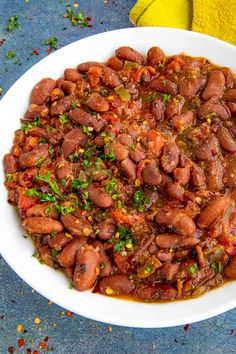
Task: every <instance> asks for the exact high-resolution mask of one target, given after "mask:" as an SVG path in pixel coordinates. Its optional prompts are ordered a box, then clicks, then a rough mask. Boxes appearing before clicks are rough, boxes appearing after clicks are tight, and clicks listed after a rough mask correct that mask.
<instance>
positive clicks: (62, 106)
mask: <svg viewBox="0 0 236 354" xmlns="http://www.w3.org/2000/svg"><path fill="white" fill-rule="evenodd" d="M73 101H74V98H73V96H66V97H63V98H61V99H60V100H59V101H57V102H56V104H53V105H52V106H51V108H50V115H51V116H58V115H60V114H63V113H65V112H68V111H69V110H70V108H71V104H72V103H73Z"/></svg>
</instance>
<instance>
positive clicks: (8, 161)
mask: <svg viewBox="0 0 236 354" xmlns="http://www.w3.org/2000/svg"><path fill="white" fill-rule="evenodd" d="M3 166H4V172H5V174H6V175H7V174H8V173H10V174H11V173H15V172H17V170H18V168H17V161H16V159H15V157H14V156H13V155H12V154H6V155H4V158H3Z"/></svg>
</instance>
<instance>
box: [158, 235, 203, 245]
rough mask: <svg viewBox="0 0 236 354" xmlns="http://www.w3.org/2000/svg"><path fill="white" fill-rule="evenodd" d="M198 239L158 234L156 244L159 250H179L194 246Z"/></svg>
mask: <svg viewBox="0 0 236 354" xmlns="http://www.w3.org/2000/svg"><path fill="white" fill-rule="evenodd" d="M198 243H199V239H198V238H196V237H195V236H188V237H183V236H180V235H176V234H160V235H158V236H157V237H156V244H157V246H158V247H160V248H179V247H186V246H195V245H196V244H198Z"/></svg>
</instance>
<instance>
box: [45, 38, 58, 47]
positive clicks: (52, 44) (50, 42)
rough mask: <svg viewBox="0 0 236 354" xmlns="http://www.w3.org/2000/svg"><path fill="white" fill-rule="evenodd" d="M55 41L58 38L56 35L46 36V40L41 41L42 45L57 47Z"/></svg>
mask: <svg viewBox="0 0 236 354" xmlns="http://www.w3.org/2000/svg"><path fill="white" fill-rule="evenodd" d="M57 41H58V38H57V37H54V36H53V37H50V38H48V39H47V40H46V41H44V42H43V43H42V45H49V47H50V49H51V50H52V49H57Z"/></svg>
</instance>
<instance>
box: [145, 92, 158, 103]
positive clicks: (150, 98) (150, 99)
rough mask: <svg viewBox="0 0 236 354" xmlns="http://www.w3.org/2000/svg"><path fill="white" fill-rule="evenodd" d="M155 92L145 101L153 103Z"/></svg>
mask: <svg viewBox="0 0 236 354" xmlns="http://www.w3.org/2000/svg"><path fill="white" fill-rule="evenodd" d="M156 95H157V94H156V92H153V93H152V94H151V95H149V96H148V97H147V100H148V101H149V102H152V101H154V100H155V98H156Z"/></svg>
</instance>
